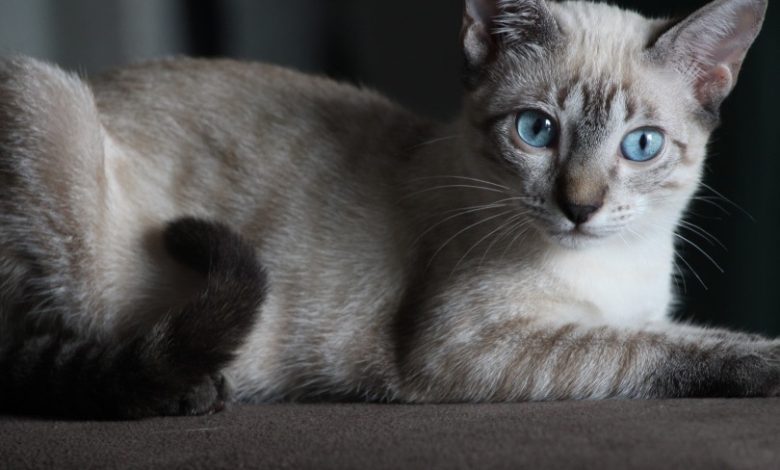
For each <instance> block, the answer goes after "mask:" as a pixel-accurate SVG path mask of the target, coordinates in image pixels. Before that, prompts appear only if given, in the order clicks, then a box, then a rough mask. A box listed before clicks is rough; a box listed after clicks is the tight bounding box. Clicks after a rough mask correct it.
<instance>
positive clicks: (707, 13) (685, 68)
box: [652, 0, 767, 111]
mask: <svg viewBox="0 0 780 470" xmlns="http://www.w3.org/2000/svg"><path fill="white" fill-rule="evenodd" d="M766 8H767V0H716V1H714V2H712V3H710V4H709V5H707V6H705V7H703V8H701V9H700V10H699V11H697V12H695V13H694V14H692V15H691V16H689V17H688V18H686V19H685V20H683V21H682V22H680V23H678V24H677V25H675V26H674V27H673V28H671V29H670V30H669V31H667V32H666V33H664V34H663V35H662V36H661V37H660V38H659V39H658V41H657V42H656V44H655V45H654V46H653V50H652V52H653V54H654V56H655V57H657V58H659V59H660V60H662V61H664V62H665V63H667V64H669V65H671V66H672V67H674V68H675V69H676V70H677V71H679V72H681V73H683V74H685V75H686V77H688V78H689V79H690V80H691V82H692V85H693V87H694V90H695V93H696V98H697V99H698V100H699V102H700V103H701V105H702V106H703V107H704V108H706V109H708V110H712V111H714V110H717V108H718V107H719V106H720V104H721V103H722V102H723V100H724V99H725V98H726V97H727V96H728V95H729V93H731V90H733V89H734V85H735V84H736V82H737V75H738V74H739V70H740V68H741V67H742V62H743V61H744V60H745V55H746V54H747V51H748V49H749V48H750V46H751V45H752V44H753V41H754V40H755V39H756V36H758V33H759V31H760V30H761V25H762V24H763V22H764V15H765V13H766Z"/></svg>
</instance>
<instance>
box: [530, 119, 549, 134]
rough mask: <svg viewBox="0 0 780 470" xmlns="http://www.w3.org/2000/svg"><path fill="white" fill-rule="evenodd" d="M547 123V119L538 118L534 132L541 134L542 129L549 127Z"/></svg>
mask: <svg viewBox="0 0 780 470" xmlns="http://www.w3.org/2000/svg"><path fill="white" fill-rule="evenodd" d="M546 124H547V123H546V122H545V120H543V119H537V120H536V122H535V123H534V127H533V130H534V134H539V133H540V132H542V129H544V128H545V127H547V126H546Z"/></svg>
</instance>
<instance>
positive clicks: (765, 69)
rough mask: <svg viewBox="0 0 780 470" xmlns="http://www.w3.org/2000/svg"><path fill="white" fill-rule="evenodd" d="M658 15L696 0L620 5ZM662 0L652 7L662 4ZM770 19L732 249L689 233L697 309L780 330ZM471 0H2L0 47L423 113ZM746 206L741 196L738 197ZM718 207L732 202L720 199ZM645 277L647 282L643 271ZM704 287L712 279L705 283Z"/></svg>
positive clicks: (725, 141) (716, 166)
mask: <svg viewBox="0 0 780 470" xmlns="http://www.w3.org/2000/svg"><path fill="white" fill-rule="evenodd" d="M615 3H617V4H619V5H621V6H624V7H628V8H634V9H636V10H638V11H641V12H643V13H646V14H651V15H656V16H679V15H684V14H686V13H688V12H690V11H692V10H693V9H695V8H698V7H699V6H701V5H702V4H703V3H704V2H703V1H696V0H659V1H654V2H646V1H645V2H640V1H638V0H616V1H615ZM650 3H652V4H650ZM775 10H776V9H775V8H770V11H769V14H768V18H767V22H766V25H765V27H764V31H763V33H762V35H761V36H760V37H759V39H758V41H757V43H756V46H755V47H754V49H753V51H752V53H751V54H750V56H749V57H748V60H747V62H746V64H745V66H744V68H743V72H742V76H741V79H740V83H739V86H738V87H737V89H736V91H735V92H734V94H733V95H732V97H731V98H730V99H729V100H728V101H727V102H726V104H725V106H724V109H723V126H722V128H721V129H720V130H719V131H718V132H717V134H716V135H715V137H714V139H713V143H712V145H711V157H710V160H709V164H708V170H707V176H706V183H707V184H708V185H710V186H711V187H713V188H714V189H715V190H717V191H718V192H720V193H721V194H723V195H724V196H726V197H727V198H729V199H730V200H732V201H734V204H732V203H730V202H727V201H725V200H724V199H722V198H720V197H719V196H717V195H716V194H715V193H713V192H712V191H709V190H703V191H702V193H701V195H702V196H703V197H704V198H706V199H705V200H702V201H698V202H697V203H696V204H695V205H694V206H693V208H692V212H693V213H695V214H696V215H692V216H691V217H690V220H691V221H692V222H694V223H696V224H697V225H699V226H701V227H702V228H703V229H704V230H706V231H708V232H710V233H712V234H713V235H714V236H715V237H716V238H717V239H718V240H720V242H722V243H723V245H725V247H726V248H725V249H724V248H721V247H719V246H717V245H716V244H712V243H709V242H708V241H707V240H705V239H703V238H702V237H701V236H699V235H697V234H695V233H692V232H690V231H685V230H683V231H681V232H680V233H681V234H682V235H684V236H685V237H686V238H688V239H690V240H691V241H692V242H695V243H696V244H697V245H699V246H700V247H701V248H702V249H703V250H705V251H707V252H708V253H709V255H710V256H711V257H712V258H713V259H714V260H715V261H716V262H717V263H718V264H719V265H720V266H721V267H722V268H723V270H724V271H725V272H724V273H721V272H720V271H719V270H718V269H717V268H715V266H714V265H713V263H712V262H711V261H710V260H709V259H708V258H707V257H706V256H704V255H703V254H701V253H700V252H698V250H696V249H694V248H690V247H688V248H685V249H684V250H683V251H682V255H683V256H684V258H685V259H686V260H687V262H688V263H689V264H690V265H691V267H692V268H693V270H695V271H696V273H697V274H698V277H699V278H701V280H702V281H703V283H702V282H699V280H698V279H697V276H696V275H694V274H693V273H691V272H690V271H689V270H688V269H687V268H685V266H684V265H682V266H683V268H685V269H686V271H689V272H688V273H687V274H686V276H685V277H686V281H685V292H684V293H683V296H684V299H685V301H686V307H685V309H684V310H685V312H686V313H685V315H686V316H688V317H690V318H693V319H695V320H697V321H699V322H704V323H708V324H714V325H726V326H733V327H739V328H742V329H747V330H751V331H757V332H764V333H768V334H773V335H780V309H778V304H779V303H780V302H778V301H780V285H778V284H779V283H778V281H780V274H778V271H777V269H778V267H780V248H779V247H778V240H780V217H779V214H780V185H778V183H777V182H776V181H775V179H776V178H778V177H780V168H779V167H780V152H779V151H778V147H777V146H778V133H780V126H779V125H778V123H779V122H780V120H778V119H777V113H778V112H779V111H780V91H778V86H777V82H778V78H779V77H780V70H779V69H780V54H779V53H778V51H779V50H780V11H775ZM461 11H462V2H461V0H393V1H388V0H331V1H324V0H285V1H282V0H193V1H187V0H0V52H1V53H3V54H9V53H13V52H23V53H26V54H29V55H33V56H37V57H42V58H46V59H50V60H52V61H56V62H58V63H59V64H61V65H63V66H65V67H67V68H70V69H74V70H78V71H80V72H82V73H93V72H97V71H100V70H103V69H105V68H107V67H110V66H114V65H119V64H122V63H126V62H128V61H133V60H141V59H144V58H149V57H159V56H165V55H179V54H187V55H195V56H230V57H237V58H245V59H255V60H263V61H268V62H274V63H278V64H283V65H288V66H292V67H295V68H298V69H302V70H306V71H311V72H317V73H323V74H327V75H330V76H333V77H336V78H339V79H344V80H349V81H352V82H355V83H359V84H362V85H365V86H368V87H371V88H376V89H378V90H380V91H382V92H384V93H386V94H388V95H389V96H391V97H393V98H395V99H397V100H399V101H400V102H402V103H403V104H405V105H407V106H409V107H410V108H412V109H415V110H417V111H419V112H421V113H424V114H427V115H430V116H433V117H437V118H441V119H447V118H449V117H451V116H453V114H454V113H456V112H457V110H458V107H459V102H460V94H461V87H460V81H459V71H460V63H461V62H460V60H461V59H460V49H459V43H458V32H459V29H460V21H461ZM735 204H736V205H735ZM718 206H720V207H721V208H719V207H718ZM637 282H641V280H637ZM703 284H704V285H706V287H705V286H704V285H703Z"/></svg>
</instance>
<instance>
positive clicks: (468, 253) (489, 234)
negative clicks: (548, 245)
mask: <svg viewBox="0 0 780 470" xmlns="http://www.w3.org/2000/svg"><path fill="white" fill-rule="evenodd" d="M527 214H528V212H524V213H522V214H518V215H516V216H514V217H513V218H517V217H523V216H525V215H527ZM513 218H510V219H509V221H507V222H504V223H503V224H501V225H500V226H499V227H498V228H497V229H495V230H493V231H492V232H490V233H488V234H487V235H485V236H484V237H482V238H480V239H479V240H478V241H477V242H476V243H474V244H473V245H472V246H471V248H469V249H468V250H467V251H466V253H465V254H464V255H463V256H462V257H461V258H460V259H459V260H458V262H457V263H456V264H455V267H454V268H452V273H450V276H452V274H453V273H454V272H455V271H457V270H458V268H459V267H460V265H461V263H463V261H464V260H465V259H466V258H467V257H468V256H469V255H470V254H471V252H472V251H474V249H475V248H477V247H478V246H479V245H481V244H482V242H484V241H485V240H487V239H488V238H490V237H491V236H493V235H494V234H496V233H497V232H499V231H501V230H502V229H504V228H505V227H506V226H507V224H508V223H511V220H512V219H513Z"/></svg>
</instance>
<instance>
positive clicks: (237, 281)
mask: <svg viewBox="0 0 780 470" xmlns="http://www.w3.org/2000/svg"><path fill="white" fill-rule="evenodd" d="M165 243H166V247H167V248H168V251H169V252H170V253H171V255H172V256H173V257H174V258H175V259H176V260H177V261H179V262H181V263H183V264H185V265H187V266H189V267H191V268H193V269H195V270H198V271H200V272H201V273H203V274H204V275H205V277H206V279H207V281H206V284H205V287H204V288H203V289H202V290H201V291H200V292H198V293H197V295H195V296H194V298H192V299H191V300H190V301H188V302H187V303H186V304H185V305H183V306H182V307H180V308H178V309H175V310H172V311H169V312H168V313H167V314H165V315H163V316H162V317H161V318H159V320H158V321H156V323H155V324H154V325H152V327H151V328H150V329H148V330H147V331H145V332H143V333H141V334H138V335H136V336H135V337H132V338H128V339H126V340H122V341H120V342H116V341H111V340H99V339H95V338H87V337H83V336H81V335H79V334H78V332H73V331H64V330H59V331H56V332H53V333H46V334H39V335H21V337H20V336H19V335H18V334H16V335H15V336H16V337H12V338H3V337H2V336H3V335H4V334H3V333H2V332H0V410H3V411H5V412H13V413H25V414H26V413H34V414H45V415H55V416H65V417H75V418H100V419H111V418H142V417H146V416H155V415H182V414H203V413H208V412H213V411H218V410H219V409H220V408H221V407H222V406H223V404H224V400H225V398H226V396H225V395H226V387H225V384H224V380H222V378H221V375H219V371H220V369H222V368H223V367H224V366H226V365H227V364H228V363H229V362H230V361H231V360H232V359H233V357H234V355H235V353H236V350H237V348H238V347H239V346H240V345H241V343H242V342H243V341H244V339H245V338H246V336H247V334H248V333H249V331H250V330H251V328H252V325H253V324H254V322H255V319H256V317H257V314H258V311H259V307H260V305H261V303H262V301H263V299H264V297H265V292H266V277H265V273H264V271H263V269H262V268H261V267H260V265H259V264H258V262H257V260H256V257H255V252H254V249H253V247H252V246H251V245H249V244H247V243H246V242H245V241H243V240H242V239H241V237H239V236H238V235H237V234H235V233H234V232H232V231H231V230H230V229H228V228H227V227H225V226H223V225H220V224H216V223H211V222H204V221H200V220H196V219H182V220H179V221H177V222H174V223H172V224H171V225H170V226H169V227H168V228H167V230H166V232H165ZM5 336H8V333H6V334H5Z"/></svg>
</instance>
